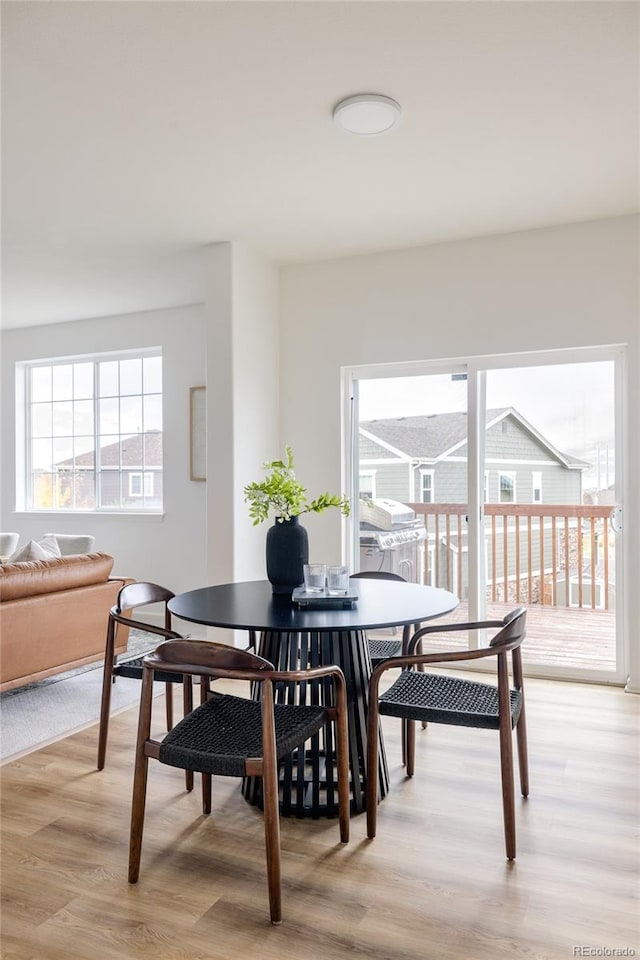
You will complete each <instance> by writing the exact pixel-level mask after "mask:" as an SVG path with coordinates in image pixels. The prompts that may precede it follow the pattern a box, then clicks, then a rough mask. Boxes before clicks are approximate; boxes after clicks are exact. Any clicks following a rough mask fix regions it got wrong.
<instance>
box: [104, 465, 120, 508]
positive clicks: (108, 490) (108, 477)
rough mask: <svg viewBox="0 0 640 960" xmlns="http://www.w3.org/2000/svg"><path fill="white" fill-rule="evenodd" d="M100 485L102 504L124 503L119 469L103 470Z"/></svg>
mask: <svg viewBox="0 0 640 960" xmlns="http://www.w3.org/2000/svg"><path fill="white" fill-rule="evenodd" d="M99 486H100V506H102V507H119V506H121V505H122V501H121V497H120V471H119V470H101V471H100V474H99Z"/></svg>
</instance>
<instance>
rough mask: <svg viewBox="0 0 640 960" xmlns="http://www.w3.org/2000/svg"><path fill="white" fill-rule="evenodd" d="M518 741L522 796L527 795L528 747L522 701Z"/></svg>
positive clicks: (518, 724) (517, 728)
mask: <svg viewBox="0 0 640 960" xmlns="http://www.w3.org/2000/svg"><path fill="white" fill-rule="evenodd" d="M516 737H517V742H518V766H519V768H520V792H521V794H522V796H523V797H528V796H529V749H528V747H527V721H526V719H525V715H524V702H523V704H522V709H521V711H520V716H519V718H518V723H517V725H516Z"/></svg>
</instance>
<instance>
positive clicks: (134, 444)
mask: <svg viewBox="0 0 640 960" xmlns="http://www.w3.org/2000/svg"><path fill="white" fill-rule="evenodd" d="M143 438H144V465H145V468H152V467H161V466H162V430H150V431H149V432H148V433H137V434H133V435H132V436H129V437H125V438H124V439H123V440H120V441H116V442H115V443H108V444H107V445H106V446H104V447H100V465H101V466H102V467H120V466H122V467H123V468H125V469H126V468H127V467H130V468H132V469H133V468H134V467H138V468H140V467H141V466H142V462H143V459H142V454H143V449H142V441H143ZM94 457H95V451H93V450H91V451H90V452H89V453H83V454H81V455H80V456H79V457H75V458H74V457H69V458H68V459H67V460H61V461H60V463H57V464H56V466H57V467H58V469H59V470H60V469H62V470H64V469H68V470H71V469H73V468H74V467H75V468H77V467H88V468H90V469H93V466H94Z"/></svg>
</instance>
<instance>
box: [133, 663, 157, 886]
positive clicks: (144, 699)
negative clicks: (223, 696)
mask: <svg viewBox="0 0 640 960" xmlns="http://www.w3.org/2000/svg"><path fill="white" fill-rule="evenodd" d="M152 697H153V674H152V673H151V672H150V671H149V672H147V671H146V670H145V675H144V676H143V679H142V692H141V694H140V716H139V719H138V733H137V740H136V760H135V766H134V771H133V800H132V803H131V832H130V834H129V883H137V882H138V876H139V874H140V855H141V852H142V833H143V829H144V807H145V800H146V796H147V773H148V767H149V757H148V756H147V740H148V738H149V732H150V728H151V700H152Z"/></svg>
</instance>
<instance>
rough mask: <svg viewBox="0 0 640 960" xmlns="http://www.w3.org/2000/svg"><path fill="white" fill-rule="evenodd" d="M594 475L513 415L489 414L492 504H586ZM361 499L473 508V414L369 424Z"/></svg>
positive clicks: (505, 411)
mask: <svg viewBox="0 0 640 960" xmlns="http://www.w3.org/2000/svg"><path fill="white" fill-rule="evenodd" d="M587 467H588V464H587V463H585V462H584V461H583V460H578V459H577V458H576V457H572V456H570V455H568V454H566V453H562V452H561V451H560V450H557V449H556V448H555V447H554V446H553V444H551V443H550V442H549V441H548V440H546V439H545V438H544V437H543V436H542V434H541V433H539V432H538V430H536V428H535V427H534V426H532V425H531V424H530V423H528V422H527V420H525V418H524V417H523V416H521V415H520V414H519V413H518V411H517V410H514V408H513V407H502V408H500V409H495V410H487V426H486V436H485V501H486V502H487V503H554V504H559V503H581V502H582V472H583V471H584V470H585V469H586V468H587ZM360 495H361V496H364V497H371V498H377V497H386V498H389V499H391V500H399V501H401V502H403V503H407V502H408V503H466V501H467V415H466V413H441V414H433V415H432V416H420V417H398V418H395V419H389V420H369V421H363V422H362V423H361V424H360Z"/></svg>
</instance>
